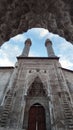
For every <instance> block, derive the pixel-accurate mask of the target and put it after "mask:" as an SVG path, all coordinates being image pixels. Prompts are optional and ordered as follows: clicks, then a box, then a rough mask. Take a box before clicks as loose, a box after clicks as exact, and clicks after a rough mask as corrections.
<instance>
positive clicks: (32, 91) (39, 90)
mask: <svg viewBox="0 0 73 130" xmlns="http://www.w3.org/2000/svg"><path fill="white" fill-rule="evenodd" d="M27 95H28V96H47V91H46V89H45V87H44V85H43V83H42V81H41V79H40V78H39V77H38V76H37V77H36V78H35V79H34V82H33V83H32V84H31V86H30V87H29V89H28V91H27Z"/></svg>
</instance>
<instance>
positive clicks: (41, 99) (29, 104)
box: [22, 97, 51, 130]
mask: <svg viewBox="0 0 73 130" xmlns="http://www.w3.org/2000/svg"><path fill="white" fill-rule="evenodd" d="M36 103H38V104H41V105H42V106H43V108H44V109H45V115H46V130H51V120H50V110H49V98H48V97H27V98H26V106H25V110H24V115H23V126H22V128H23V129H26V130H27V129H28V118H29V110H30V108H31V107H32V106H33V105H34V104H36Z"/></svg>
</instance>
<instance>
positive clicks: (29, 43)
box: [25, 38, 32, 46]
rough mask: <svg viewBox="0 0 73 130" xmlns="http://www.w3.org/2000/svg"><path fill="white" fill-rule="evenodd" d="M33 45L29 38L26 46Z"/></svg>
mask: <svg viewBox="0 0 73 130" xmlns="http://www.w3.org/2000/svg"><path fill="white" fill-rule="evenodd" d="M31 44H32V42H31V40H30V39H29V38H28V39H27V40H26V41H25V45H29V46H31Z"/></svg>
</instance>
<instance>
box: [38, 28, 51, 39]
mask: <svg viewBox="0 0 73 130" xmlns="http://www.w3.org/2000/svg"><path fill="white" fill-rule="evenodd" d="M37 31H38V30H37ZM48 33H49V32H48V30H46V29H43V30H41V31H40V37H45V36H46V35H47V34H48Z"/></svg>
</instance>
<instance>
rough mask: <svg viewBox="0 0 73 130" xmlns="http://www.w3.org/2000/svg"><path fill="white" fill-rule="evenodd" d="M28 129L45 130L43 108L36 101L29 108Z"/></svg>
mask: <svg viewBox="0 0 73 130" xmlns="http://www.w3.org/2000/svg"><path fill="white" fill-rule="evenodd" d="M28 130H46V121H45V109H44V107H43V106H42V105H40V104H38V103H37V104H34V105H33V106H32V107H31V108H30V110H29V116H28Z"/></svg>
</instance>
